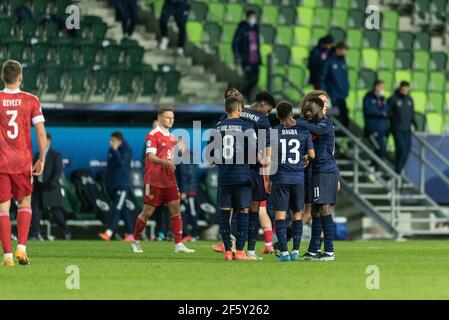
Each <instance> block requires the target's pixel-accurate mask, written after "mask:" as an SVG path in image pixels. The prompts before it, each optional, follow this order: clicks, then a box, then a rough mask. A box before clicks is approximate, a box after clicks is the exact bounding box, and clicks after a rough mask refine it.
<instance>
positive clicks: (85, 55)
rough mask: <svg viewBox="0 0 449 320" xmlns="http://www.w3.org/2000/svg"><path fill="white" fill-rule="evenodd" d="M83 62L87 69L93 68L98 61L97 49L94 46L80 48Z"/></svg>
mask: <svg viewBox="0 0 449 320" xmlns="http://www.w3.org/2000/svg"><path fill="white" fill-rule="evenodd" d="M80 53H81V62H82V65H83V66H85V67H89V68H90V67H92V66H93V65H94V64H95V63H96V61H97V47H96V46H95V45H94V44H91V45H85V46H82V47H81V48H80Z"/></svg>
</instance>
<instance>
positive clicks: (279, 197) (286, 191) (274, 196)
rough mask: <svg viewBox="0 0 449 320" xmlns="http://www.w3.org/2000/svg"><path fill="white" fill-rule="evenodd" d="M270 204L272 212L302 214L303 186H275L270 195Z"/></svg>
mask: <svg viewBox="0 0 449 320" xmlns="http://www.w3.org/2000/svg"><path fill="white" fill-rule="evenodd" d="M270 204H271V207H272V208H273V210H274V211H288V209H289V208H290V210H291V211H292V212H303V211H304V184H302V183H301V184H276V185H273V187H272V190H271V195H270Z"/></svg>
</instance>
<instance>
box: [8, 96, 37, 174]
mask: <svg viewBox="0 0 449 320" xmlns="http://www.w3.org/2000/svg"><path fill="white" fill-rule="evenodd" d="M44 121H45V119H44V116H43V115H42V109H41V106H40V102H39V99H38V98H37V97H36V96H34V95H32V94H29V93H26V92H22V91H20V89H15V90H11V89H7V88H5V89H4V90H3V91H0V173H7V174H20V173H24V172H30V171H31V167H32V162H33V150H32V146H31V123H33V124H36V123H39V122H44Z"/></svg>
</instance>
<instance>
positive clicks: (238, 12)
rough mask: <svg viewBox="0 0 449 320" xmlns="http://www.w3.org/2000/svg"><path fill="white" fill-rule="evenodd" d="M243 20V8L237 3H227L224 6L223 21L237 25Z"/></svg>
mask: <svg viewBox="0 0 449 320" xmlns="http://www.w3.org/2000/svg"><path fill="white" fill-rule="evenodd" d="M243 19H244V13H243V6H242V5H240V4H239V3H229V4H228V5H227V6H226V14H225V19H224V20H225V21H226V22H234V23H239V22H240V21H242V20H243Z"/></svg>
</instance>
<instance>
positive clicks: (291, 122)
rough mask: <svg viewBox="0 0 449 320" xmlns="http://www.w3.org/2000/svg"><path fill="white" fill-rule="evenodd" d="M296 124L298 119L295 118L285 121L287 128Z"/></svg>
mask: <svg viewBox="0 0 449 320" xmlns="http://www.w3.org/2000/svg"><path fill="white" fill-rule="evenodd" d="M294 126H296V120H295V119H290V120H288V121H287V122H285V123H284V127H286V128H287V129H288V128H291V127H294Z"/></svg>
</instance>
